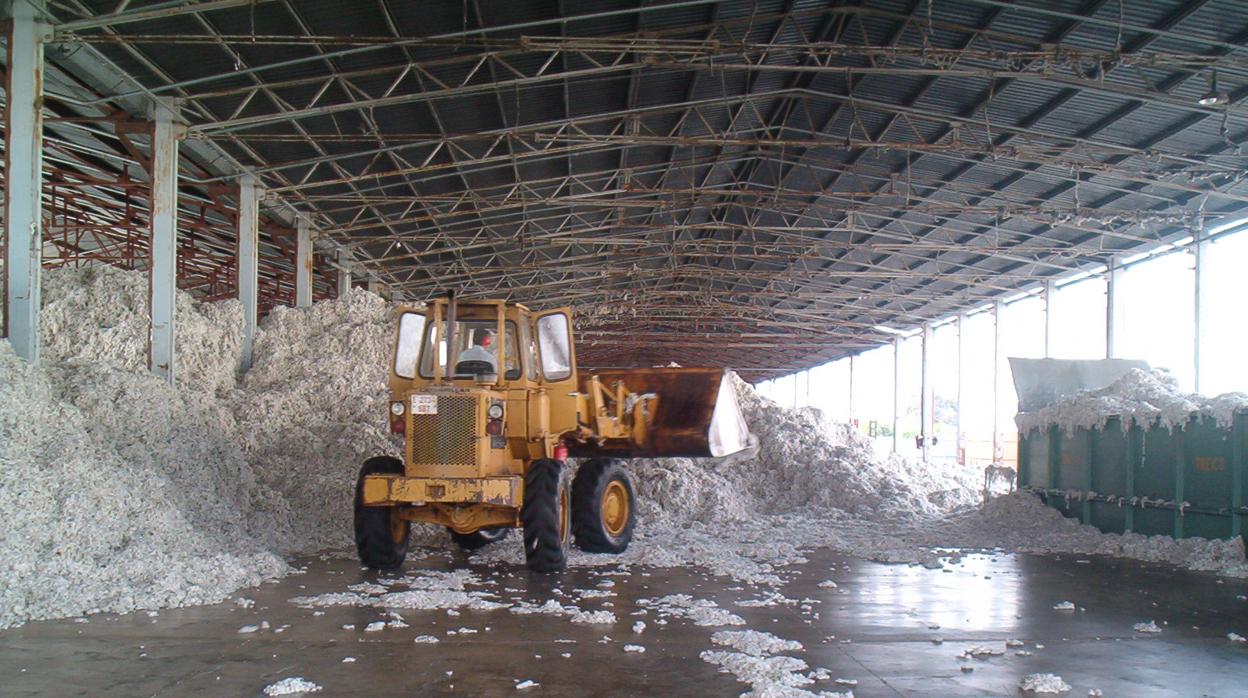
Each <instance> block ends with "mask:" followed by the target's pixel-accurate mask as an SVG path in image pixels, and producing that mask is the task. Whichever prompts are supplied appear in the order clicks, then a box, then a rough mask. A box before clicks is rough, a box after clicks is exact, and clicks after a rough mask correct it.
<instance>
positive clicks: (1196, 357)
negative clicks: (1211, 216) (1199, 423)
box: [1192, 232, 1211, 393]
mask: <svg viewBox="0 0 1248 698" xmlns="http://www.w3.org/2000/svg"><path fill="white" fill-rule="evenodd" d="M1210 244H1211V243H1210V242H1209V240H1208V239H1207V238H1205V237H1204V235H1203V234H1202V233H1201V232H1198V233H1197V234H1196V243H1195V244H1194V245H1193V246H1192V247H1193V248H1194V249H1195V251H1196V274H1195V279H1194V283H1195V284H1196V308H1195V316H1194V321H1195V327H1194V329H1195V332H1194V334H1195V337H1194V338H1193V346H1192V350H1193V351H1192V368H1193V369H1194V373H1193V374H1192V375H1193V380H1194V381H1195V387H1194V389H1195V390H1196V392H1198V393H1199V392H1201V391H1202V390H1203V389H1204V387H1205V386H1204V381H1203V380H1202V378H1203V371H1201V370H1200V364H1201V360H1200V359H1201V348H1202V347H1203V346H1204V343H1205V324H1206V323H1205V320H1206V319H1207V318H1208V317H1209V314H1208V309H1207V308H1206V307H1205V305H1206V303H1207V302H1208V296H1207V294H1206V293H1205V292H1204V282H1205V279H1206V278H1207V277H1208V274H1207V273H1206V272H1207V271H1208V270H1207V269H1206V267H1207V266H1208V264H1209V252H1210V250H1209V245H1210Z"/></svg>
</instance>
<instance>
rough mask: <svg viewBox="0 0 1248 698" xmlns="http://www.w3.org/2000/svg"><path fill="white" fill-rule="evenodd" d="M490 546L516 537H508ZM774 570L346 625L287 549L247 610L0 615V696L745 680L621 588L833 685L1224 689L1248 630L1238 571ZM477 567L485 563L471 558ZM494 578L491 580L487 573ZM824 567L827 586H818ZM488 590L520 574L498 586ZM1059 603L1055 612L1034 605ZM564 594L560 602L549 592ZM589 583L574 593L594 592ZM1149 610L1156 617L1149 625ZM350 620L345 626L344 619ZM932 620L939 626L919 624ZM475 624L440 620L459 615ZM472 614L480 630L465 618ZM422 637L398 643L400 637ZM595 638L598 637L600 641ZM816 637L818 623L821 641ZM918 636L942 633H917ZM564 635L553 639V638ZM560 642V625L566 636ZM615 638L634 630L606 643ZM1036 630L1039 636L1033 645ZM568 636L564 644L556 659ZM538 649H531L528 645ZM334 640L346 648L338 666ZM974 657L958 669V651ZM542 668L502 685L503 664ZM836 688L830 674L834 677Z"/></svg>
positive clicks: (1070, 563)
mask: <svg viewBox="0 0 1248 698" xmlns="http://www.w3.org/2000/svg"><path fill="white" fill-rule="evenodd" d="M503 544H504V545H517V544H518V543H517V542H516V539H515V538H514V537H512V538H511V539H510V540H509V541H507V542H505V543H503ZM809 557H810V560H809V562H807V563H805V564H801V565H796V566H793V567H791V568H786V570H785V572H784V576H785V577H786V578H787V579H789V580H790V581H789V582H788V583H787V584H786V585H785V586H784V587H782V588H781V591H782V592H783V593H784V594H785V595H786V596H788V597H790V598H793V599H801V598H804V597H809V598H813V599H819V600H821V601H822V603H821V604H817V605H815V606H814V610H815V611H817V612H818V614H819V615H818V618H817V619H815V618H814V615H813V613H812V612H811V611H806V612H803V611H802V610H801V609H800V608H799V607H797V606H773V607H761V608H742V607H738V606H736V605H735V602H736V601H739V600H743V599H749V598H754V597H757V596H758V595H759V593H761V592H765V591H766V589H750V588H743V585H740V584H738V583H735V582H733V581H732V580H728V579H724V578H715V577H711V576H708V575H706V574H703V573H700V572H697V571H691V570H666V569H641V568H635V569H633V570H632V572H633V574H631V575H629V576H612V577H609V578H610V579H613V580H615V581H616V586H615V587H614V589H613V591H615V592H616V593H617V595H616V596H615V597H612V598H610V599H609V601H610V602H611V603H612V604H613V607H612V609H611V610H613V611H615V613H616V614H617V615H618V616H619V617H620V619H621V620H620V622H619V623H618V624H616V625H614V626H603V625H575V624H572V623H571V622H569V621H568V620H567V619H566V618H560V617H551V616H541V615H514V614H511V613H509V612H507V611H505V610H496V611H484V612H473V611H464V612H463V613H462V615H461V616H459V617H449V616H448V615H447V613H446V612H444V611H411V610H404V611H403V612H402V615H403V616H404V618H405V619H406V621H407V622H408V623H410V627H407V628H399V629H386V630H384V631H381V632H373V633H364V632H361V630H362V628H363V627H364V625H365V624H367V623H368V622H369V621H374V620H379V619H382V618H383V617H384V614H383V613H382V612H381V611H379V610H377V609H372V608H357V607H332V608H325V609H323V610H324V614H323V615H319V616H317V615H314V612H313V611H312V610H309V609H305V608H299V607H296V606H295V605H292V604H291V603H289V602H288V601H287V600H288V599H289V598H290V597H293V596H298V595H306V594H319V593H324V592H331V591H344V590H345V588H346V586H347V585H348V584H353V583H356V582H359V581H364V580H368V579H372V578H375V577H374V575H373V574H371V573H367V572H362V571H361V570H360V568H359V566H358V565H357V564H356V563H355V562H354V561H353V560H352V559H350V558H347V557H345V556H333V557H329V558H328V559H320V558H312V559H308V560H305V561H302V564H304V565H306V568H307V571H306V573H304V574H300V575H293V576H290V577H287V578H286V579H284V580H282V581H281V582H278V583H273V584H267V585H264V586H262V587H260V588H258V589H252V590H245V591H242V592H240V594H241V595H245V596H247V597H249V598H252V599H254V600H255V602H256V603H255V605H254V606H253V607H252V608H247V609H244V608H241V607H239V606H238V605H236V604H234V603H230V602H227V603H224V604H219V605H216V606H208V607H199V608H188V609H177V610H164V611H160V612H159V614H158V615H155V616H149V615H148V614H147V613H143V612H139V613H133V614H128V615H125V616H109V615H101V616H93V617H91V618H90V622H89V623H80V622H75V621H73V620H65V621H49V622H38V623H30V624H28V625H26V626H24V627H21V628H16V629H11V630H6V631H2V632H0V681H2V682H3V683H2V685H0V694H3V695H5V696H27V695H39V696H48V695H55V696H71V695H89V696H149V695H150V696H191V695H193V696H257V695H260V694H261V693H260V692H261V690H262V689H263V688H264V686H266V685H268V684H270V683H272V682H274V681H277V680H279V679H281V678H284V677H288V676H302V677H304V678H307V679H309V680H312V681H315V682H316V683H318V684H321V685H322V686H324V691H323V692H322V693H320V694H317V695H331V696H337V695H370V696H380V695H386V696H389V695H444V694H452V693H455V694H463V695H520V694H527V695H545V696H583V695H603V696H608V695H609V696H626V695H659V696H666V695H724V696H735V695H739V694H741V693H744V692H746V691H748V690H749V686H748V685H747V684H743V683H738V682H737V681H736V680H735V678H734V677H733V676H732V675H730V674H723V673H718V672H717V670H716V667H715V666H713V665H711V664H708V663H706V662H703V661H701V660H700V659H699V653H700V652H702V651H703V650H706V649H710V648H712V644H711V642H710V639H709V638H710V635H711V633H712V632H713V631H714V630H715V628H706V627H696V626H694V625H692V624H690V623H688V622H687V621H684V620H680V619H672V620H671V621H670V622H668V624H667V625H665V626H659V625H657V624H655V623H654V616H653V614H652V615H650V616H648V617H645V618H646V619H648V620H649V627H648V628H647V629H646V631H645V632H644V634H642V635H634V634H633V633H632V631H631V630H630V627H631V625H632V623H633V621H634V620H636V618H633V617H630V616H629V614H630V613H631V612H633V611H635V610H637V607H636V605H635V604H636V601H637V600H638V599H641V598H653V597H657V596H661V595H664V594H671V593H686V594H690V595H693V596H695V597H698V598H709V599H713V600H715V601H716V602H717V603H718V604H719V605H720V606H722V607H724V608H726V609H728V610H731V611H732V612H734V613H736V614H738V615H740V616H742V617H743V618H744V619H745V620H746V621H747V625H746V626H745V627H748V628H752V629H756V630H765V631H768V632H771V633H774V634H776V635H778V636H780V637H783V638H786V639H791V640H797V641H799V642H801V643H802V644H803V645H804V646H805V650H803V651H800V652H791V653H788V654H790V655H792V656H796V657H800V658H802V659H803V660H805V661H806V662H807V663H808V664H810V665H811V666H812V667H826V668H827V669H828V670H829V672H830V675H831V677H830V678H829V679H828V680H825V681H819V682H818V683H816V684H815V685H813V686H808V687H807V688H809V689H813V690H825V691H833V690H837V689H838V686H836V685H835V684H834V683H833V681H832V679H835V678H846V679H856V680H857V681H858V685H857V687H856V688H855V689H854V691H855V695H857V696H860V697H861V696H899V695H904V696H911V695H931V696H962V695H1018V694H1019V690H1018V683H1019V680H1020V679H1021V678H1022V677H1023V676H1024V675H1025V674H1028V673H1032V672H1054V673H1057V674H1060V675H1061V676H1062V677H1063V678H1064V679H1065V680H1066V681H1067V683H1069V684H1071V685H1072V686H1073V690H1072V691H1071V692H1070V693H1069V694H1067V695H1069V696H1085V695H1087V694H1088V691H1089V689H1092V688H1099V689H1101V690H1103V691H1104V695H1106V696H1134V697H1141V696H1179V695H1181V696H1243V695H1246V694H1248V688H1245V676H1248V645H1244V644H1236V643H1232V642H1230V641H1228V640H1227V638H1226V634H1227V633H1228V632H1232V631H1234V632H1238V633H1239V634H1241V635H1248V601H1245V600H1244V598H1243V595H1248V584H1246V583H1244V582H1242V581H1231V580H1225V581H1219V580H1218V579H1216V578H1214V577H1211V576H1207V575H1197V574H1189V573H1180V572H1176V571H1173V570H1169V569H1166V568H1163V567H1159V566H1155V565H1146V564H1141V563H1134V562H1126V561H1121V560H1104V559H1092V560H1080V559H1076V558H1072V557H1060V558H1059V557H1040V556H1014V555H997V556H991V557H990V556H985V555H968V556H966V557H964V558H963V559H962V560H961V562H959V563H955V564H952V565H950V566H949V567H948V568H947V569H944V570H929V569H924V568H921V567H909V566H903V565H882V564H875V563H870V562H864V561H861V560H854V559H848V558H844V557H842V556H838V555H833V554H831V553H828V552H826V551H818V552H815V553H812V554H811V555H810V556H809ZM465 565H468V562H467V559H466V558H465V557H464V556H463V555H462V554H460V553H454V554H451V553H446V552H429V553H428V557H425V558H423V559H415V560H410V559H409V562H408V565H407V568H406V570H407V571H408V572H411V571H413V570H418V569H450V568H453V567H456V566H465ZM470 566H471V567H472V568H473V569H474V570H476V571H478V572H479V573H481V574H482V576H485V575H488V574H491V573H494V572H497V569H494V568H487V567H481V566H476V565H470ZM612 569H613V568H612V567H597V568H578V569H573V570H571V571H569V572H567V573H566V574H565V575H563V577H562V579H559V580H557V581H555V580H552V579H549V578H540V577H530V576H529V575H528V574H527V573H526V572H525V571H524V570H523V569H521V568H512V567H509V568H508V569H507V570H505V576H504V577H503V578H502V580H501V583H498V584H494V585H492V586H491V587H490V589H491V590H492V591H495V592H497V593H500V595H501V596H502V597H503V599H504V600H507V599H519V598H524V599H527V600H530V601H535V602H538V603H541V602H543V601H544V600H545V599H547V598H550V597H551V595H552V594H553V593H554V592H553V589H555V588H560V589H563V590H571V589H573V588H593V587H594V586H595V585H596V584H598V583H599V582H601V581H602V580H604V579H606V578H608V577H604V576H602V573H603V572H605V571H610V570H612ZM494 579H498V577H494ZM828 579H831V580H834V581H835V582H836V583H837V585H838V587H837V588H835V589H831V588H820V587H818V586H817V585H818V583H819V582H821V581H824V580H828ZM504 588H511V589H516V590H519V591H514V592H504V591H503V589H504ZM1065 600H1070V601H1073V602H1074V603H1075V604H1076V605H1078V606H1081V607H1083V608H1084V609H1085V610H1083V611H1075V612H1074V613H1069V612H1059V611H1055V610H1053V605H1054V604H1056V603H1058V602H1060V601H1065ZM562 601H563V602H564V603H569V602H571V601H570V600H569V599H562ZM603 601H608V599H589V600H585V601H582V602H579V605H581V606H582V607H583V608H585V609H587V610H590V609H597V608H599V607H601V604H602V602H603ZM1150 619H1151V620H1155V621H1156V622H1157V624H1158V625H1160V626H1162V627H1163V628H1164V631H1163V632H1162V633H1160V634H1157V635H1140V634H1137V633H1134V632H1133V630H1132V626H1133V625H1134V624H1135V623H1137V622H1142V621H1148V620H1150ZM261 620H267V621H268V622H269V623H270V624H271V626H272V627H273V628H274V629H276V628H279V627H281V626H283V625H286V624H289V626H290V627H289V628H287V629H286V630H285V631H284V632H282V633H275V632H273V631H272V630H269V631H262V632H259V633H256V634H250V635H240V634H238V629H239V627H240V626H243V625H247V624H258V623H259V622H260V621H261ZM1163 623H1165V624H1166V625H1163ZM344 624H355V625H356V628H357V629H356V630H344V629H343V628H342V626H343V625H344ZM932 624H938V625H939V626H940V628H939V629H932V628H929V625H932ZM465 626H467V627H473V628H478V629H480V630H482V632H479V633H477V634H473V635H455V636H448V635H447V634H446V631H447V630H450V629H455V628H460V627H465ZM486 626H488V627H489V628H490V630H489V631H488V632H486V631H484V628H485V627H486ZM421 634H433V635H437V636H439V637H441V642H439V643H437V644H416V643H413V641H412V639H413V637H415V636H416V635H421ZM604 635H609V636H610V637H611V638H613V640H612V641H611V642H606V643H602V642H599V641H600V640H601V639H602V638H603V636H604ZM828 636H835V639H828ZM936 638H941V639H943V642H942V643H941V644H936V642H934V640H935V639H936ZM1008 638H1018V639H1022V640H1025V641H1026V645H1025V646H1024V647H1022V648H1019V649H1022V650H1026V651H1030V652H1031V653H1032V654H1031V655H1030V656H1018V655H1016V654H1015V652H1016V651H1017V650H1015V649H1010V650H1007V651H1006V653H1005V655H1004V656H998V657H991V658H987V659H972V660H960V659H958V655H959V654H960V653H962V652H963V651H964V650H965V649H967V648H969V647H973V646H975V645H981V644H982V645H991V646H993V647H996V648H998V649H1004V641H1005V640H1006V639H1008ZM556 640H565V642H556ZM566 640H575V641H576V642H575V644H573V643H568V642H566ZM626 642H631V643H637V644H641V645H644V646H645V647H646V652H645V653H644V654H634V653H626V652H624V649H623V645H624V644H625V643H626ZM1037 643H1039V645H1043V648H1042V649H1041V648H1038V645H1037ZM563 652H571V654H572V657H571V658H567V659H565V658H562V657H561V656H560V654H561V653H563ZM535 655H540V656H541V658H540V659H539V658H537V657H535ZM347 656H352V657H356V658H357V661H355V662H353V663H349V664H344V663H342V659H343V658H344V657H347ZM964 666H969V667H973V669H974V671H972V672H969V673H967V672H964V671H962V667H964ZM523 679H528V680H532V681H536V682H538V683H540V684H541V685H540V686H539V687H536V688H532V689H528V690H525V691H522V692H518V691H516V689H515V683H516V681H517V680H523ZM839 688H841V690H844V688H843V687H839Z"/></svg>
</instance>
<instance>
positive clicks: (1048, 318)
mask: <svg viewBox="0 0 1248 698" xmlns="http://www.w3.org/2000/svg"><path fill="white" fill-rule="evenodd" d="M1056 293H1057V282H1056V281H1052V280H1050V281H1046V282H1044V358H1046V359H1051V358H1053V296H1054V294H1056Z"/></svg>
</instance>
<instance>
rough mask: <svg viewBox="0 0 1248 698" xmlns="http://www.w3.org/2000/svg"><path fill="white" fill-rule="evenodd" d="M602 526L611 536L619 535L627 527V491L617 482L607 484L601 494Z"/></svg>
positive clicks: (622, 484)
mask: <svg viewBox="0 0 1248 698" xmlns="http://www.w3.org/2000/svg"><path fill="white" fill-rule="evenodd" d="M602 525H603V527H604V528H606V529H607V534H608V535H611V536H618V535H620V534H621V533H623V532H624V527H625V526H627V525H628V490H626V489H625V488H624V483H622V482H620V481H619V480H612V481H611V482H610V483H608V484H607V489H605V490H604V491H603V493H602Z"/></svg>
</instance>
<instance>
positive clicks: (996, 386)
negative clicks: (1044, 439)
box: [992, 301, 1005, 465]
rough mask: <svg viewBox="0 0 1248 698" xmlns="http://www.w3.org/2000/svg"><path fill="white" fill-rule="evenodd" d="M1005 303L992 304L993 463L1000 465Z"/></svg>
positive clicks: (1003, 443)
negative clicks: (1003, 312)
mask: <svg viewBox="0 0 1248 698" xmlns="http://www.w3.org/2000/svg"><path fill="white" fill-rule="evenodd" d="M1004 309H1005V303H1002V302H1001V301H996V302H995V303H993V304H992V462H993V463H994V464H996V465H1000V463H1001V460H1002V459H1003V458H1004V457H1005V438H1004V437H1005V435H1004V434H1002V433H1001V312H1002V311H1003V310H1004Z"/></svg>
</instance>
